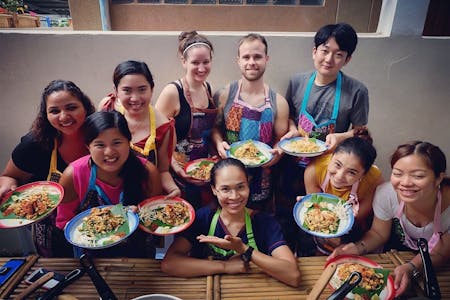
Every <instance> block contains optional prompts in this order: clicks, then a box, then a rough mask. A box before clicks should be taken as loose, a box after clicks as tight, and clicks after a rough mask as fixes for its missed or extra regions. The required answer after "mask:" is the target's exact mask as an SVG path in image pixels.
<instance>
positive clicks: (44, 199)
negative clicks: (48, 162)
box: [0, 181, 64, 228]
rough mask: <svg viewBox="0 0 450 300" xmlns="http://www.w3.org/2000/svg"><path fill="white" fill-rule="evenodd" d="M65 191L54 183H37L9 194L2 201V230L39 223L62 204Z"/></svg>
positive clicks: (0, 221)
mask: <svg viewBox="0 0 450 300" xmlns="http://www.w3.org/2000/svg"><path fill="white" fill-rule="evenodd" d="M63 197H64V189H63V187H62V186H61V185H59V184H58V183H56V182H52V181H36V182H31V183H28V184H25V185H22V186H20V187H18V188H16V189H15V190H14V191H11V192H8V193H7V194H6V195H5V196H4V197H3V198H2V200H1V201H0V228H14V227H21V226H25V225H29V224H31V223H34V222H38V221H40V220H42V219H44V218H45V217H47V216H48V215H49V214H50V213H51V212H52V211H53V210H54V209H55V208H56V207H57V206H58V204H59V203H60V202H61V200H62V199H63Z"/></svg>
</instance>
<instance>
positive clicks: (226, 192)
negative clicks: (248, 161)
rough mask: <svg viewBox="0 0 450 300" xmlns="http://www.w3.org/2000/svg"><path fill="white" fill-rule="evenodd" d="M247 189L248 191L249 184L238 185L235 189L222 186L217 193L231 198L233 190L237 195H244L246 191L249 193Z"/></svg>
mask: <svg viewBox="0 0 450 300" xmlns="http://www.w3.org/2000/svg"><path fill="white" fill-rule="evenodd" d="M247 189H248V184H247V183H241V184H238V185H236V186H235V187H229V186H222V187H220V188H218V189H217V191H218V192H219V193H221V194H222V195H224V196H229V195H231V194H232V192H233V190H234V191H235V192H236V193H239V194H242V193H244V192H245V191H247Z"/></svg>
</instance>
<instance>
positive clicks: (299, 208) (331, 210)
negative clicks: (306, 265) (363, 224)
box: [293, 193, 354, 238]
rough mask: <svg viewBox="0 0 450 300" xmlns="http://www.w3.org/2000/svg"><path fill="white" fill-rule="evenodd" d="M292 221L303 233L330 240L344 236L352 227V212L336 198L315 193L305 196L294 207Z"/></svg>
mask: <svg viewBox="0 0 450 300" xmlns="http://www.w3.org/2000/svg"><path fill="white" fill-rule="evenodd" d="M293 214H294V219H295V222H296V223H297V225H298V226H299V227H300V228H301V229H302V230H304V231H306V232H308V233H309V234H312V235H314V236H317V237H323V238H331V237H339V236H342V235H344V234H346V233H347V232H348V231H349V230H350V229H351V228H352V226H353V222H354V216H353V211H352V209H351V207H350V206H349V205H346V204H345V201H344V200H342V199H339V198H338V197H336V196H334V195H331V194H326V193H317V194H310V195H306V196H305V197H303V198H302V200H301V201H299V202H297V203H296V204H295V206H294V211H293Z"/></svg>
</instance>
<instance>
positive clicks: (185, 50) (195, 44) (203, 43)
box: [183, 42, 211, 56]
mask: <svg viewBox="0 0 450 300" xmlns="http://www.w3.org/2000/svg"><path fill="white" fill-rule="evenodd" d="M199 45H201V46H206V47H207V48H208V49H209V50H210V51H211V46H210V45H208V44H207V43H205V42H195V43H192V44H190V45H189V46H187V47H186V48H185V49H184V50H183V56H184V54H185V53H186V52H187V51H188V50H189V49H190V48H192V47H194V46H199Z"/></svg>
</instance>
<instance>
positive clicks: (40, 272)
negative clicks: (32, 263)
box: [25, 268, 65, 290]
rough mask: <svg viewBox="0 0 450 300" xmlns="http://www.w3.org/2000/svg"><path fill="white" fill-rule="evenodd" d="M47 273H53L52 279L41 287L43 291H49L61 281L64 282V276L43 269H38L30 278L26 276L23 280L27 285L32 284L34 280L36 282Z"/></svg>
mask: <svg viewBox="0 0 450 300" xmlns="http://www.w3.org/2000/svg"><path fill="white" fill-rule="evenodd" d="M48 272H53V273H54V275H53V277H52V278H51V279H50V280H49V281H47V282H46V283H45V284H44V285H43V286H42V287H43V288H44V289H48V290H49V289H51V288H54V287H55V286H56V285H57V284H58V283H60V282H61V281H64V278H65V276H64V275H63V274H60V273H57V272H54V271H50V270H47V269H44V268H39V269H37V270H36V271H34V272H33V273H31V274H30V276H28V277H27V278H25V282H26V283H28V284H32V283H33V282H35V281H36V280H38V279H39V278H41V277H42V276H44V275H45V274H47V273H48Z"/></svg>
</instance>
